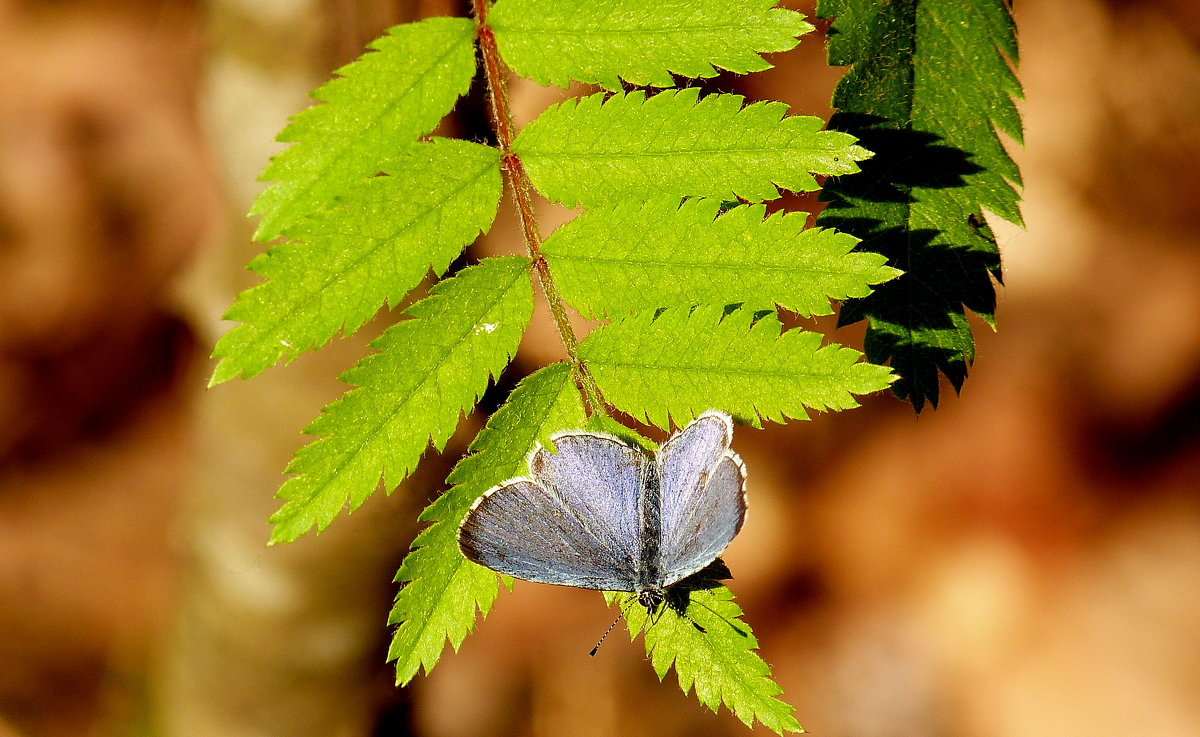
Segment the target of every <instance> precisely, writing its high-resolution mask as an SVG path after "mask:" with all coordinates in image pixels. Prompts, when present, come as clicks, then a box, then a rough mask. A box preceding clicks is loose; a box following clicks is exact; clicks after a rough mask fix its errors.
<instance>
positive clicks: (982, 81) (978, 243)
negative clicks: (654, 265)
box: [817, 0, 1021, 412]
mask: <svg viewBox="0 0 1200 737" xmlns="http://www.w3.org/2000/svg"><path fill="white" fill-rule="evenodd" d="M817 13H818V15H820V16H822V17H834V16H836V19H835V20H834V23H833V26H832V27H831V28H830V31H829V63H830V64H835V65H848V64H852V65H853V66H852V67H851V68H850V70H849V71H848V72H847V73H846V75H845V77H843V78H842V80H841V82H839V83H838V86H837V89H836V91H835V92H834V97H833V104H834V106H835V107H837V108H838V109H839V112H838V113H837V114H835V115H834V117H833V118H832V119H831V120H830V123H829V127H830V128H833V129H837V130H843V131H848V132H851V133H853V134H854V135H855V136H858V137H859V138H860V139H861V140H862V142H863V145H864V146H867V147H869V148H870V149H871V150H872V151H874V152H875V153H876V156H875V158H874V159H872V160H871V161H870V162H869V163H868V164H865V165H864V167H863V172H862V173H861V174H860V175H858V176H855V177H848V178H846V179H838V180H833V179H831V180H829V181H828V182H827V183H826V185H825V188H824V190H823V191H822V198H823V199H827V200H829V201H830V204H829V207H827V208H826V209H825V211H824V212H823V213H822V215H821V217H820V218H819V220H818V222H819V223H820V224H823V225H829V226H831V227H836V228H838V229H839V230H843V231H845V232H848V233H852V234H853V235H856V236H858V237H859V238H862V239H863V243H862V246H861V247H862V248H863V249H866V250H870V251H874V252H877V253H882V254H884V255H886V256H887V257H888V263H890V264H891V265H893V266H895V267H897V268H899V269H902V270H903V271H904V272H905V275H904V276H902V277H900V278H899V279H896V280H895V281H893V282H891V283H889V284H887V285H884V286H883V287H881V288H880V289H878V290H876V292H875V293H874V294H872V295H871V296H869V297H867V298H866V299H864V300H862V301H861V302H854V303H850V304H847V305H846V307H845V308H844V309H843V311H842V313H841V314H840V315H839V319H840V322H841V323H842V324H849V323H851V322H855V321H857V320H861V319H864V318H865V319H867V320H869V323H868V332H867V336H866V339H865V343H864V345H865V347H866V350H867V357H868V359H869V360H871V361H873V362H876V363H890V364H891V366H892V367H893V368H894V369H895V370H896V372H897V374H899V376H900V380H899V381H897V382H896V384H895V385H894V386H893V390H894V391H895V392H896V393H897V394H898V395H899V396H901V397H906V398H908V399H909V401H911V402H912V404H913V407H914V409H916V410H917V411H918V412H919V411H920V410H921V408H922V406H923V405H924V403H925V402H926V401H929V402H931V403H932V404H933V405H934V406H936V405H937V400H938V372H939V371H940V372H941V373H943V374H945V375H946V377H947V378H948V379H949V380H950V382H951V384H952V385H953V386H954V388H955V390H958V389H959V388H960V387H961V385H962V382H963V380H964V379H965V378H966V374H967V366H968V365H969V364H970V362H971V361H972V360H973V358H974V351H975V343H974V339H973V337H972V335H971V328H970V325H969V324H968V321H967V319H966V315H965V310H968V309H969V310H972V311H974V312H975V313H976V314H978V315H979V316H980V317H982V318H983V319H984V320H985V321H987V322H989V323H991V322H992V320H993V319H994V318H993V313H994V312H995V305H996V294H995V287H994V285H993V279H996V280H998V279H1000V277H1001V272H1000V254H999V251H998V249H997V248H996V242H995V239H994V238H993V237H992V234H991V231H990V230H989V229H988V227H987V225H986V223H985V222H984V220H983V210H984V209H986V210H989V211H991V212H993V213H995V214H996V215H999V216H1000V217H1002V218H1004V219H1006V220H1009V221H1010V222H1013V223H1018V224H1019V223H1020V222H1021V213H1020V210H1019V209H1018V207H1017V201H1018V195H1017V192H1016V187H1017V186H1019V184H1020V173H1019V171H1018V170H1017V167H1016V165H1015V164H1014V163H1013V161H1012V159H1011V158H1009V156H1008V154H1007V153H1006V152H1005V150H1004V147H1003V145H1001V143H1000V140H999V138H998V137H997V133H996V130H997V129H999V130H1001V131H1003V132H1005V133H1007V134H1008V135H1010V136H1012V137H1014V138H1015V139H1017V140H1018V141H1019V140H1020V138H1021V120H1020V117H1019V115H1018V113H1017V110H1016V107H1015V105H1014V102H1013V98H1015V97H1020V95H1021V87H1020V85H1019V84H1018V83H1017V80H1016V78H1015V77H1014V75H1013V71H1012V69H1011V68H1010V66H1009V61H1012V62H1013V63H1015V62H1016V59H1017V46H1016V38H1015V35H1014V26H1013V21H1012V17H1011V14H1010V12H1009V10H1008V8H1007V6H1006V4H1005V3H1004V2H1003V0H903V1H902V2H890V3H879V2H876V1H875V0H821V2H820V3H819V4H818V6H817ZM1006 57H1007V59H1006Z"/></svg>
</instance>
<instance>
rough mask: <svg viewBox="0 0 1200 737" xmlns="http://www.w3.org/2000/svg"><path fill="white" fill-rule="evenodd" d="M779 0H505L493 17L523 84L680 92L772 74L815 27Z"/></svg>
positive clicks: (506, 56) (505, 51) (491, 21)
mask: <svg viewBox="0 0 1200 737" xmlns="http://www.w3.org/2000/svg"><path fill="white" fill-rule="evenodd" d="M774 5H775V0H751V1H750V2H746V1H745V0H662V1H656V2H645V0H499V2H497V3H496V5H495V7H494V8H492V10H491V12H490V13H489V14H488V25H489V26H490V27H491V28H492V29H493V31H494V32H495V34H496V43H497V45H498V46H499V48H500V55H501V56H502V57H504V61H505V62H506V63H507V64H508V65H509V66H510V67H512V69H513V71H515V72H516V73H517V74H519V75H521V76H523V77H529V78H531V79H533V80H535V81H537V82H539V83H541V84H553V85H557V86H559V87H566V86H567V85H568V84H570V82H571V80H575V81H577V82H588V83H593V84H598V85H601V86H603V87H605V88H607V89H609V90H614V91H615V90H619V89H621V81H620V80H622V79H624V80H625V81H627V82H629V83H630V84H634V85H649V86H653V87H671V86H673V85H674V81H673V80H672V77H671V74H672V73H674V74H679V75H681V76H684V77H692V78H702V77H714V76H716V75H717V73H718V69H717V68H718V67H719V68H720V69H726V70H728V71H731V72H736V73H738V74H746V73H748V72H758V71H762V70H764V69H769V68H770V67H771V65H770V64H768V63H767V61H766V60H764V59H763V58H762V57H761V56H760V55H759V54H762V53H765V52H772V51H787V50H788V49H791V48H792V47H794V46H795V45H796V42H797V40H796V37H797V36H800V35H802V34H805V33H808V32H809V31H811V30H812V28H813V27H812V26H811V25H810V24H808V23H806V22H805V21H804V16H803V15H801V14H800V13H797V12H795V11H792V10H786V9H783V8H776V7H774Z"/></svg>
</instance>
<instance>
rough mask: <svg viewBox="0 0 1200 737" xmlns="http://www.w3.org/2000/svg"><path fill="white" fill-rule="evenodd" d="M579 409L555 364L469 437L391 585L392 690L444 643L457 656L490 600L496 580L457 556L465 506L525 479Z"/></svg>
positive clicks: (575, 421)
mask: <svg viewBox="0 0 1200 737" xmlns="http://www.w3.org/2000/svg"><path fill="white" fill-rule="evenodd" d="M583 423H584V412H583V404H582V402H581V401H580V398H579V393H578V391H577V390H576V389H575V385H574V383H573V382H572V380H571V371H570V367H569V366H568V365H567V364H565V363H556V364H552V365H550V366H547V367H546V368H543V369H541V370H540V371H538V372H537V373H535V374H532V375H530V376H528V377H526V378H525V379H524V380H522V381H521V383H520V384H518V385H517V387H516V389H514V390H513V392H512V394H511V395H510V396H509V398H508V401H507V402H505V403H504V405H503V406H501V407H500V409H499V410H497V411H496V413H495V414H493V415H492V417H491V419H489V420H488V423H487V426H486V427H485V428H484V429H483V430H481V431H480V433H479V434H478V435H476V436H475V440H474V441H473V442H472V443H471V447H470V449H469V451H468V455H467V456H465V457H464V458H463V459H462V460H461V461H459V462H458V465H457V466H455V467H454V471H452V472H451V473H450V476H449V478H448V479H447V481H448V482H450V483H451V484H453V486H452V487H451V488H450V489H449V490H448V491H447V492H446V493H444V494H442V495H441V496H440V497H438V498H437V500H435V501H434V502H433V503H432V504H430V505H429V506H428V507H426V508H425V511H424V512H422V513H421V516H420V521H422V522H431V523H433V524H431V525H430V526H429V527H427V528H425V529H424V530H423V531H422V532H421V534H420V535H418V536H417V538H416V539H415V540H414V541H413V544H412V551H411V552H409V554H408V556H406V557H405V559H404V563H403V564H401V566H400V570H399V571H398V572H397V573H396V581H397V582H398V583H400V584H401V588H400V591H399V593H397V595H396V602H395V605H394V606H393V607H392V613H391V615H390V616H389V617H388V623H389V624H395V625H399V627H397V628H396V632H395V635H394V636H393V637H392V644H391V647H390V649H389V651H388V660H394V661H396V683H398V684H401V685H403V684H406V683H408V682H409V681H410V680H412V679H413V677H414V676H416V674H417V672H418V671H419V670H421V669H424V670H425V672H426V673H428V672H429V671H430V670H431V669H432V668H433V667H434V666H435V665H436V664H437V662H438V660H439V658H441V654H442V651H443V649H445V645H446V642H447V641H449V643H450V646H451V647H453V648H454V649H455V650H458V647H459V645H461V644H462V641H463V639H464V638H466V636H467V634H468V633H469V632H470V631H471V630H472V629H473V628H474V626H475V612H476V610H477V609H478V610H479V611H480V612H482V613H483V614H484V615H485V616H486V615H487V613H488V612H489V611H490V610H491V607H492V603H493V602H494V601H495V600H496V593H497V577H496V574H495V573H493V572H492V571H489V570H488V569H486V568H483V567H482V566H478V565H476V564H475V563H472V562H471V561H469V560H467V559H466V558H464V557H463V556H462V553H461V552H459V549H458V526H459V524H460V523H461V522H462V518H463V517H464V516H465V515H466V513H467V510H468V509H470V507H471V504H472V503H474V501H475V500H476V499H477V498H478V497H479V496H480V495H481V494H483V492H485V491H487V490H488V489H489V488H490V487H492V486H495V485H496V484H498V483H500V482H502V481H505V480H507V479H509V478H512V477H514V476H518V475H520V474H522V473H524V472H525V457H526V456H527V455H528V453H529V450H530V449H531V448H532V447H533V444H534V443H535V442H537V441H541V442H543V443H545V442H546V440H547V438H548V437H549V435H550V434H551V433H554V432H558V431H559V430H565V429H570V428H577V427H581V426H582V425H583Z"/></svg>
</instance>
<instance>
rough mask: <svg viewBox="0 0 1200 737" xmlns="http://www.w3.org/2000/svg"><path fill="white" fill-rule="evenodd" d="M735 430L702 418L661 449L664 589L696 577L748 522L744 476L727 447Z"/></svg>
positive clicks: (724, 421) (718, 418) (713, 415)
mask: <svg viewBox="0 0 1200 737" xmlns="http://www.w3.org/2000/svg"><path fill="white" fill-rule="evenodd" d="M732 439H733V424H732V422H731V420H730V419H729V417H728V416H727V415H725V414H722V413H718V412H706V413H705V414H703V415H701V416H700V417H698V418H696V420H694V421H693V422H692V423H690V424H689V425H688V426H687V427H685V428H684V429H683V430H681V431H680V432H679V433H677V434H676V435H674V436H672V437H671V438H670V439H669V440H668V441H667V442H666V443H664V444H663V447H662V450H661V451H660V452H659V457H658V464H659V469H660V472H659V474H660V477H661V485H662V518H661V519H662V538H661V539H662V542H661V546H660V550H659V555H660V561H661V562H660V570H661V571H662V576H663V585H664V586H670V585H671V584H673V583H676V582H677V581H679V580H681V579H683V578H686V577H687V576H689V575H691V574H693V573H695V572H696V571H699V570H700V569H702V568H704V567H705V566H706V565H708V564H709V563H711V562H712V561H713V559H715V558H716V557H717V556H718V555H720V554H721V552H722V551H723V550H725V548H726V546H728V545H729V543H730V541H732V540H733V538H734V536H736V535H737V533H738V531H739V530H740V529H741V528H742V522H743V521H744V520H745V518H746V499H745V495H744V489H745V481H746V470H745V466H744V465H743V464H742V461H741V459H740V458H739V457H738V455H737V454H736V453H734V452H733V451H732V450H731V449H730V447H729V444H730V442H731V441H732Z"/></svg>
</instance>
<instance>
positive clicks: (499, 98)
mask: <svg viewBox="0 0 1200 737" xmlns="http://www.w3.org/2000/svg"><path fill="white" fill-rule="evenodd" d="M471 8H472V13H473V14H474V16H475V25H476V28H477V33H478V35H479V48H480V53H481V55H482V57H483V68H484V73H485V74H486V76H487V87H488V99H489V101H490V102H491V105H490V110H491V117H492V129H493V132H494V133H495V134H496V142H497V143H498V144H499V146H500V151H501V155H502V161H503V163H504V170H505V172H506V173H507V175H508V182H509V184H510V185H511V186H512V191H513V200H514V201H515V202H516V206H517V214H518V216H519V217H520V221H521V233H522V235H523V236H524V237H525V246H526V249H527V250H528V251H529V258H530V261H531V263H532V267H533V270H534V273H536V274H537V278H538V283H539V284H541V286H542V294H543V295H545V297H546V302H547V303H548V304H549V305H550V315H551V316H552V317H553V319H554V326H555V328H557V329H558V337H559V339H561V340H562V343H563V346H564V347H565V348H566V349H567V356H568V357H570V359H571V373H572V375H573V376H574V378H575V385H576V387H577V388H578V389H579V392H580V395H581V396H582V397H583V403H584V408H585V409H586V410H587V413H588V414H589V415H591V414H593V413H599V414H607V412H606V410H605V407H604V398H603V396H602V395H601V394H600V388H599V387H598V386H596V380H595V378H593V377H592V374H591V372H590V371H588V369H587V365H586V364H585V363H583V362H582V361H580V360H579V340H578V339H577V338H576V337H575V330H574V329H573V328H572V327H571V322H570V320H569V319H568V317H567V307H566V304H565V303H564V302H563V298H562V294H561V293H560V292H559V291H558V286H557V285H556V284H555V283H554V277H553V275H551V273H550V266H549V265H548V264H547V263H546V258H545V257H544V256H542V250H541V246H542V235H541V231H539V230H538V225H537V217H536V215H535V214H534V209H533V185H532V184H531V183H530V181H529V175H528V174H526V173H525V167H524V165H522V164H521V159H520V157H518V156H517V155H516V154H515V153H513V151H512V142H513V139H514V138H515V137H516V136H515V134H514V126H513V122H512V111H511V109H510V107H509V102H508V87H507V85H506V84H505V79H504V71H503V69H502V67H501V62H500V53H499V51H498V50H497V49H496V36H495V34H493V33H492V29H491V28H489V27H488V25H487V12H488V3H487V0H472V3H471Z"/></svg>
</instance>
